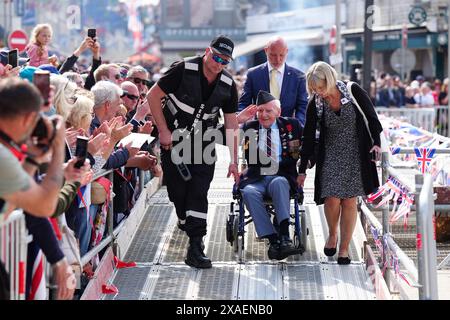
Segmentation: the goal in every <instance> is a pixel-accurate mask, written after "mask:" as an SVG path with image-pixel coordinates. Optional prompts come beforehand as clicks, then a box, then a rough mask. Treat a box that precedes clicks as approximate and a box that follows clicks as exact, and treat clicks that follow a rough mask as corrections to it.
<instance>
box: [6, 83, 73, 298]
mask: <svg viewBox="0 0 450 320" xmlns="http://www.w3.org/2000/svg"><path fill="white" fill-rule="evenodd" d="M42 105H43V99H42V97H41V94H40V93H39V91H38V89H37V88H35V87H34V86H33V85H31V84H30V83H29V82H28V81H24V80H20V79H18V78H12V79H8V80H0V158H1V159H2V161H0V213H6V214H8V213H9V212H11V211H12V210H14V209H15V208H22V209H23V210H24V211H26V212H27V215H26V218H33V217H31V216H30V215H34V216H35V217H50V216H52V215H53V213H54V211H55V208H56V205H57V201H58V195H59V192H60V189H61V186H62V183H63V170H62V168H63V166H62V165H63V160H64V144H65V141H64V136H65V125H64V122H63V120H62V118H61V117H60V116H54V117H52V118H46V117H44V116H42V115H41V113H40V109H41V106H42ZM50 155H51V159H50ZM44 162H48V168H47V174H46V176H45V177H44V179H43V180H42V183H41V184H37V183H36V182H35V180H34V179H33V176H34V175H35V173H36V171H37V169H38V167H39V166H40V164H41V163H44ZM26 220H27V228H28V229H29V230H30V232H31V233H32V234H33V237H34V238H35V241H37V244H38V245H39V247H41V248H42V250H43V251H44V253H45V254H46V257H47V260H48V261H49V263H51V264H52V265H53V267H54V269H53V271H54V275H55V281H56V283H57V284H58V296H57V298H58V299H71V298H72V297H73V292H74V289H75V286H74V285H73V286H72V284H73V281H74V278H73V277H74V276H73V271H72V268H71V267H70V265H69V264H68V262H67V260H66V259H65V257H64V254H63V253H62V252H61V250H60V249H59V247H58V246H57V242H56V239H55V235H54V234H53V233H52V232H53V230H51V227H50V229H49V228H48V227H49V223H48V220H47V219H40V220H37V219H36V218H34V219H26ZM44 222H45V223H44ZM45 228H47V229H45ZM33 230H34V231H33ZM35 231H36V232H35ZM39 239H40V240H39ZM52 239H53V240H52ZM55 243H56V246H55ZM27 285H28V286H29V285H30V281H29V280H28V279H27ZM28 292H29V290H27V293H28Z"/></svg>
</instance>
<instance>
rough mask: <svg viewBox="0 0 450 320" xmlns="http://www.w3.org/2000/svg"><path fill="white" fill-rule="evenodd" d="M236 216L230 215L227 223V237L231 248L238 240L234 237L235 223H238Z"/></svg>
mask: <svg viewBox="0 0 450 320" xmlns="http://www.w3.org/2000/svg"><path fill="white" fill-rule="evenodd" d="M236 220H237V219H236V216H235V215H234V214H230V215H228V218H227V221H226V232H227V233H226V236H227V241H228V242H229V243H230V245H231V246H233V242H235V240H236V238H235V236H234V221H236Z"/></svg>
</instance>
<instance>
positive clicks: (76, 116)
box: [66, 95, 109, 173]
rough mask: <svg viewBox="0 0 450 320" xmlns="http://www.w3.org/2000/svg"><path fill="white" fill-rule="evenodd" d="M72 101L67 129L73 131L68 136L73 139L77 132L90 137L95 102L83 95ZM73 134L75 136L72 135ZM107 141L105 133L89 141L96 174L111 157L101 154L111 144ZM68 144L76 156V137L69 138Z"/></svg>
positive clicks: (89, 150) (89, 149)
mask: <svg viewBox="0 0 450 320" xmlns="http://www.w3.org/2000/svg"><path fill="white" fill-rule="evenodd" d="M72 101H73V106H72V108H71V110H70V112H69V114H68V116H67V120H66V127H67V128H70V130H71V132H69V133H68V136H71V137H72V136H73V135H75V132H76V135H85V136H89V135H88V133H89V127H90V125H91V122H92V119H93V115H94V101H92V100H91V99H89V98H87V97H85V96H81V95H76V96H74V97H72ZM72 133H74V134H73V135H72ZM107 139H108V137H107V135H106V134H105V133H99V134H97V135H96V136H95V137H91V139H90V140H89V144H88V152H89V153H90V154H91V155H92V156H93V158H94V160H95V164H94V165H93V166H92V169H93V170H94V173H95V172H98V171H99V170H100V169H101V168H102V167H103V165H104V164H105V162H106V159H107V157H109V154H107V155H103V154H100V153H102V152H103V151H104V149H105V148H106V146H107V145H108V143H109V141H105V140H107ZM67 142H68V144H69V148H70V151H71V152H72V154H75V145H76V144H75V142H76V137H75V139H70V138H67ZM105 158H106V159H105Z"/></svg>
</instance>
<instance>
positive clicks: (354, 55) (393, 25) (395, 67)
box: [342, 0, 448, 80]
mask: <svg viewBox="0 0 450 320" xmlns="http://www.w3.org/2000/svg"><path fill="white" fill-rule="evenodd" d="M345 2H346V6H347V7H348V8H352V10H349V11H348V12H347V24H346V28H345V30H343V32H342V38H343V46H342V50H343V53H344V56H345V57H346V59H345V61H344V64H345V68H346V69H347V70H351V69H352V66H354V65H360V64H361V63H362V61H363V45H364V43H363V41H364V40H363V33H364V30H363V26H364V22H365V21H364V15H363V14H352V12H354V11H357V12H361V13H363V12H364V0H347V1H345ZM447 3H448V2H447V1H445V0H433V1H417V0H405V1H392V0H375V1H374V8H373V9H372V10H371V11H369V12H370V13H371V14H372V18H373V20H372V21H373V29H372V30H373V53H372V70H373V71H374V73H375V74H377V73H380V72H388V73H390V74H398V75H402V70H403V71H404V74H403V77H404V78H405V79H406V80H411V79H414V78H415V77H416V76H417V75H423V76H425V77H426V78H427V79H430V80H431V79H432V78H434V77H437V78H440V79H442V78H444V77H446V76H447V25H448V23H447ZM372 21H369V23H370V22H372ZM404 25H406V27H407V46H406V48H405V49H406V50H405V54H404V57H402V54H403V53H402V49H401V48H402V28H403V26H404Z"/></svg>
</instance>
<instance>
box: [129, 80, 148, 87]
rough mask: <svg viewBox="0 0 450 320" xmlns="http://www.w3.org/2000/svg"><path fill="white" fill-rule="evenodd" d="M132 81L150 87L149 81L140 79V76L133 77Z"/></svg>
mask: <svg viewBox="0 0 450 320" xmlns="http://www.w3.org/2000/svg"><path fill="white" fill-rule="evenodd" d="M133 82H134V83H135V84H141V83H142V84H145V85H146V86H147V87H150V81H148V80H145V79H140V78H133Z"/></svg>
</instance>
